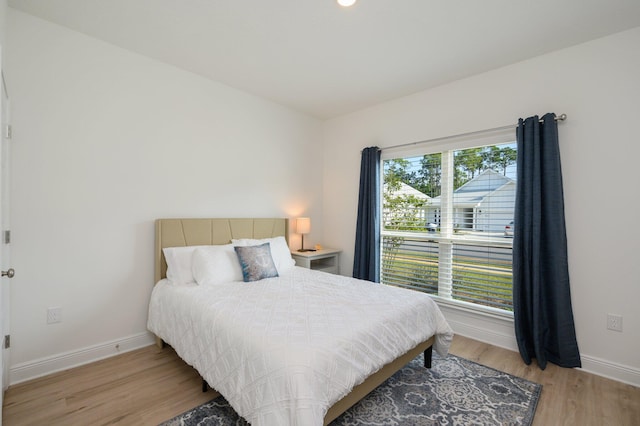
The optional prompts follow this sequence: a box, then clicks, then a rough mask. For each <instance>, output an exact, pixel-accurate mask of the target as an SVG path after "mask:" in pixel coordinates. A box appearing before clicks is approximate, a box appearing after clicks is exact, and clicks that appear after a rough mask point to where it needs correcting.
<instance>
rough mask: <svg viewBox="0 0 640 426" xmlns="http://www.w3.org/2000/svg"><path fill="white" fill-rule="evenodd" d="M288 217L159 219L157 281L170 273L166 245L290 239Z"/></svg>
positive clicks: (180, 245)
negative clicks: (165, 257)
mask: <svg viewBox="0 0 640 426" xmlns="http://www.w3.org/2000/svg"><path fill="white" fill-rule="evenodd" d="M288 231H289V220H288V219H283V218H275V219H268V218H267V219H264V218H248V219H218V218H215V219H156V244H155V250H154V253H155V272H154V278H155V282H158V281H160V280H161V279H162V278H165V277H166V276H167V262H166V260H165V259H164V254H162V249H163V248H165V247H185V246H197V245H216V244H228V243H230V242H231V239H232V238H236V239H237V238H271V237H279V236H284V237H285V238H286V239H287V241H288V238H289V236H288Z"/></svg>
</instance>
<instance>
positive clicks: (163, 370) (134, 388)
mask: <svg viewBox="0 0 640 426" xmlns="http://www.w3.org/2000/svg"><path fill="white" fill-rule="evenodd" d="M451 352H452V353H453V354H456V355H459V356H462V357H464V358H467V359H470V360H472V361H476V362H478V363H481V364H484V365H487V366H490V367H493V368H496V369H498V370H501V371H505V372H508V373H511V374H514V375H516V376H520V377H523V378H525V379H528V380H531V381H534V382H537V383H541V384H542V385H543V388H542V396H541V398H540V402H539V404H538V408H537V411H536V415H535V419H534V425H535V426H547V425H598V426H600V425H615V426H626V425H628V426H636V425H640V388H637V387H633V386H630V385H625V384H622V383H619V382H616V381H613V380H608V379H604V378H602V377H598V376H594V375H592V374H588V373H585V372H583V371H579V370H573V369H564V368H560V367H556V366H555V365H553V364H549V366H548V367H547V369H546V370H544V371H542V370H540V369H539V368H538V367H537V366H535V365H531V366H527V365H525V364H524V363H523V362H522V361H521V360H520V356H519V355H518V354H517V353H515V352H512V351H508V350H505V349H501V348H498V347H495V346H491V345H487V344H485V343H481V342H477V341H475V340H471V339H467V338H464V337H461V336H456V337H455V338H454V342H453V345H452V347H451ZM215 396H216V394H214V393H212V392H211V391H209V392H207V393H202V390H201V381H200V378H199V376H198V374H197V373H196V372H195V371H194V370H193V369H192V368H191V367H189V366H187V365H185V364H184V362H182V361H181V360H180V359H179V358H178V357H177V356H176V354H175V352H173V350H172V349H171V348H169V347H167V348H165V349H163V350H161V349H159V348H157V347H156V346H149V347H147V348H143V349H139V350H136V351H133V352H129V353H126V354H122V355H119V356H116V357H113V358H109V359H106V360H103V361H99V362H96V363H93V364H89V365H86V366H82V367H78V368H75V369H72V370H68V371H64V372H60V373H56V374H53V375H50V376H47V377H43V378H40V379H36V380H32V381H30V382H25V383H21V384H18V385H15V386H11V387H9V389H8V390H7V392H6V394H5V400H4V410H3V424H4V425H5V426H11V425H65V426H66V425H108V424H119V425H157V424H158V423H160V422H162V421H164V420H168V419H170V418H172V417H174V416H175V415H177V414H180V413H182V412H184V411H186V410H188V409H190V408H193V407H195V406H197V405H199V404H201V403H203V402H206V401H208V400H210V399H212V398H214V397H215Z"/></svg>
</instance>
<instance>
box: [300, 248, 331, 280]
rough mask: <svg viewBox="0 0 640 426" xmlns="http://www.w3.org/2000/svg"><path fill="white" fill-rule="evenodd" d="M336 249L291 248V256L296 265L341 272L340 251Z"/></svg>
mask: <svg viewBox="0 0 640 426" xmlns="http://www.w3.org/2000/svg"><path fill="white" fill-rule="evenodd" d="M341 251H342V250H336V249H322V250H316V251H295V250H291V257H293V259H294V260H295V261H296V266H302V267H303V268H308V269H313V270H316V271H323V272H329V273H331V274H339V273H340V252H341Z"/></svg>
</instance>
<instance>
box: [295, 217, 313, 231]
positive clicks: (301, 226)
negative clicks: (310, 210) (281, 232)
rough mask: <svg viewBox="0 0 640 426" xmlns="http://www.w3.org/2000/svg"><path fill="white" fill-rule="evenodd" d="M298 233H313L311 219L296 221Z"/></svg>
mask: <svg viewBox="0 0 640 426" xmlns="http://www.w3.org/2000/svg"><path fill="white" fill-rule="evenodd" d="M296 232H297V233H298V234H308V233H309V232H311V219H309V218H308V217H299V218H298V219H296Z"/></svg>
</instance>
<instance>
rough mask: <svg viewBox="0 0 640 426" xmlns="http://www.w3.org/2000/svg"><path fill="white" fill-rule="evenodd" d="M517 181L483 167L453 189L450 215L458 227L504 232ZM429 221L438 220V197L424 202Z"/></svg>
mask: <svg viewBox="0 0 640 426" xmlns="http://www.w3.org/2000/svg"><path fill="white" fill-rule="evenodd" d="M515 201H516V181H515V180H513V179H511V178H509V177H507V176H503V175H501V174H500V173H498V172H496V171H494V170H485V171H483V172H482V173H480V174H479V175H478V176H476V177H475V178H473V179H471V180H470V181H469V182H467V183H465V184H464V185H462V186H461V187H460V188H458V189H456V190H455V191H454V192H453V217H454V224H455V227H456V228H457V229H461V230H465V229H467V230H473V231H483V232H504V227H505V225H507V224H508V223H509V222H511V221H512V220H513V214H514V208H515ZM426 218H427V221H428V222H433V223H436V224H438V223H440V197H439V196H438V197H434V198H432V199H431V200H430V202H429V204H428V205H427V211H426Z"/></svg>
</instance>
